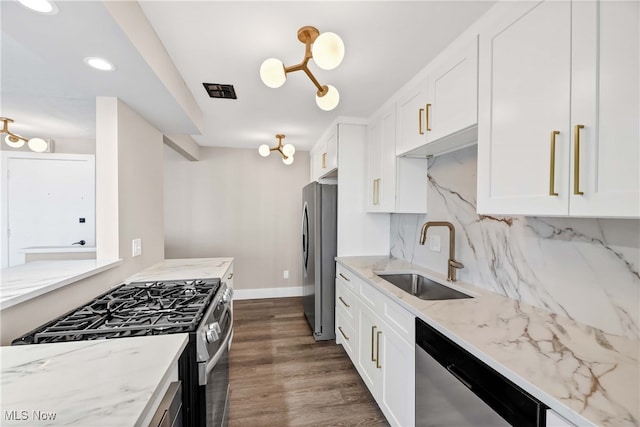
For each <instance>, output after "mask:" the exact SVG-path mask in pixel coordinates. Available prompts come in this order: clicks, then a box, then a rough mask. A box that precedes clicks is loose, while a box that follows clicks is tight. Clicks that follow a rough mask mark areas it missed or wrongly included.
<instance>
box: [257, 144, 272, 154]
mask: <svg viewBox="0 0 640 427" xmlns="http://www.w3.org/2000/svg"><path fill="white" fill-rule="evenodd" d="M258 153H260V155H261V156H262V157H267V156H268V155H269V154H271V149H270V148H269V146H268V145H267V144H262V145H261V146H260V148H258Z"/></svg>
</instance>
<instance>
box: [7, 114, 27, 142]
mask: <svg viewBox="0 0 640 427" xmlns="http://www.w3.org/2000/svg"><path fill="white" fill-rule="evenodd" d="M0 120H2V130H0V133H6V134H7V135H9V140H10V141H11V142H18V141H24V142H28V141H29V140H28V139H27V138H25V137H22V136H20V135H18V134H16V133H13V132H11V131H10V130H9V123H13V120H12V119H9V118H7V117H0Z"/></svg>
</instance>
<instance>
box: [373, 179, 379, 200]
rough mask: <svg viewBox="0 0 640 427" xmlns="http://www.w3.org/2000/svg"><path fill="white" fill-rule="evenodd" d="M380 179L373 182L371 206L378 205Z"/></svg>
mask: <svg viewBox="0 0 640 427" xmlns="http://www.w3.org/2000/svg"><path fill="white" fill-rule="evenodd" d="M380 179H381V178H378V179H374V180H373V204H374V205H379V204H380Z"/></svg>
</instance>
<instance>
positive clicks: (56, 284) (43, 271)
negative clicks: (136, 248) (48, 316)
mask: <svg viewBox="0 0 640 427" xmlns="http://www.w3.org/2000/svg"><path fill="white" fill-rule="evenodd" d="M121 263H122V261H121V260H105V259H97V260H96V259H84V260H69V261H34V262H29V263H26V264H22V265H17V266H14V267H9V268H3V269H2V270H0V310H2V309H5V308H8V307H12V306H14V305H16V304H19V303H21V302H25V301H28V300H30V299H32V298H35V297H38V296H40V295H43V294H46V293H47V292H51V291H53V290H56V289H58V288H61V287H63V286H67V285H69V284H71V283H74V282H77V281H78V280H82V279H85V278H87V277H90V276H92V275H94V274H97V273H100V272H102V271H105V270H108V269H110V268H113V267H116V266H118V265H120V264H121Z"/></svg>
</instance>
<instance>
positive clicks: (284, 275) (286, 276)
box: [282, 270, 289, 279]
mask: <svg viewBox="0 0 640 427" xmlns="http://www.w3.org/2000/svg"><path fill="white" fill-rule="evenodd" d="M282 278H283V279H288V278H289V270H285V271H284V272H283V273H282Z"/></svg>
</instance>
